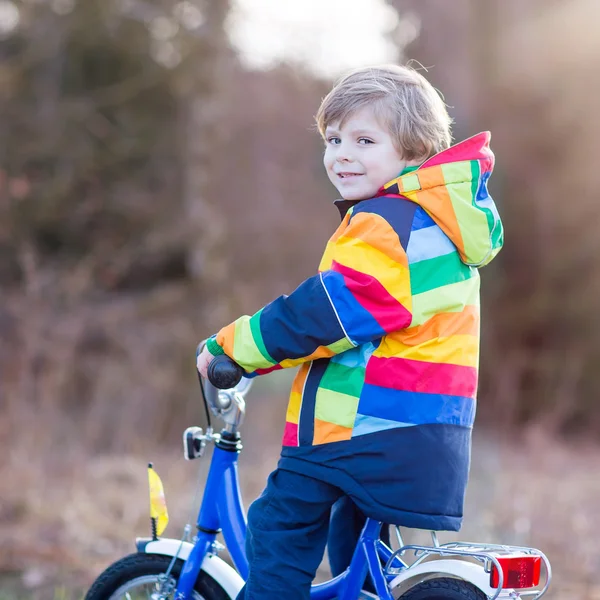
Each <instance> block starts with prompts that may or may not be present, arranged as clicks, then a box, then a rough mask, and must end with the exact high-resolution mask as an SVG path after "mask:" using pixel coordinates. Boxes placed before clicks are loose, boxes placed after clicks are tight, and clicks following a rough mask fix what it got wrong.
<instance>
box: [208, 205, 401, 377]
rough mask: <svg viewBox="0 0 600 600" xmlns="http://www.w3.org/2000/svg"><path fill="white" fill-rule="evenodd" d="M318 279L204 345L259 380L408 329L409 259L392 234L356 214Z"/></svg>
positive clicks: (332, 245) (381, 223) (385, 225)
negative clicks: (276, 372)
mask: <svg viewBox="0 0 600 600" xmlns="http://www.w3.org/2000/svg"><path fill="white" fill-rule="evenodd" d="M321 267H322V268H325V267H327V268H326V270H321V271H320V273H319V274H317V275H315V276H314V277H310V278H309V279H307V280H306V281H304V282H303V283H302V284H301V285H300V286H299V287H298V288H297V289H296V290H295V291H294V292H292V293H291V294H290V295H289V296H280V297H279V298H277V299H276V300H274V301H273V302H271V303H270V304H267V305H266V306H265V307H264V308H262V309H261V310H259V311H258V312H257V313H256V314H255V315H253V316H247V315H246V316H243V317H240V318H239V319H237V320H236V321H234V322H233V323H231V324H230V325H227V326H226V327H224V328H223V329H221V331H219V332H218V333H217V334H216V336H213V337H212V338H211V339H210V340H209V342H208V349H209V350H210V351H211V352H212V353H213V354H215V355H216V354H222V353H225V354H227V355H228V356H230V357H231V358H233V360H235V361H236V362H237V363H238V364H240V365H241V366H242V367H243V368H244V369H245V370H246V372H247V373H256V374H257V375H260V374H263V373H267V372H270V371H273V370H276V369H282V368H287V367H294V366H296V365H299V364H301V363H303V362H306V361H311V360H315V359H317V358H327V357H331V356H333V355H335V354H339V353H341V352H344V351H346V350H349V349H350V348H353V347H355V346H358V345H360V344H364V343H366V342H370V341H372V340H375V339H377V338H380V337H382V336H383V335H385V334H387V333H390V332H392V331H397V330H400V329H404V328H405V327H408V326H409V325H410V322H411V319H412V315H411V291H410V277H409V269H408V259H407V257H406V253H405V251H404V249H403V247H402V245H401V243H400V239H399V237H398V233H397V232H396V231H395V229H394V227H393V226H392V225H391V224H390V223H389V222H388V221H387V220H386V219H385V218H384V217H383V216H381V215H379V214H375V213H369V212H364V211H362V212H359V213H358V214H355V215H352V217H351V219H350V221H349V224H348V226H347V227H346V228H345V229H344V230H343V231H342V232H341V235H339V236H338V237H337V238H335V239H332V240H331V241H330V242H329V244H328V246H327V249H326V251H325V255H324V257H323V260H322V262H321Z"/></svg>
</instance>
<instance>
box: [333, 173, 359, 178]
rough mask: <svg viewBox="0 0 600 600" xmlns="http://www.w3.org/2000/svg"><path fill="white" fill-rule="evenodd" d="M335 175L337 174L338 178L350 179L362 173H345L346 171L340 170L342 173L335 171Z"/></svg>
mask: <svg viewBox="0 0 600 600" xmlns="http://www.w3.org/2000/svg"><path fill="white" fill-rule="evenodd" d="M336 175H337V176H338V178H339V179H350V178H352V177H362V175H363V174H362V173H346V172H342V173H336Z"/></svg>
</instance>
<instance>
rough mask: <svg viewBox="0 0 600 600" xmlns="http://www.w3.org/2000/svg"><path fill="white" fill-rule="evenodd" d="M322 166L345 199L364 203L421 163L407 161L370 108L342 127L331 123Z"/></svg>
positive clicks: (349, 118) (326, 131)
mask: <svg viewBox="0 0 600 600" xmlns="http://www.w3.org/2000/svg"><path fill="white" fill-rule="evenodd" d="M323 164H324V165H325V169H326V171H327V175H328V176H329V180H330V181H331V183H333V185H334V186H335V187H336V188H337V190H338V192H339V193H340V195H341V196H342V198H343V199H344V200H365V199H366V198H372V197H373V196H375V195H376V194H377V190H379V188H380V187H381V186H382V185H383V184H385V183H387V182H388V181H391V180H392V179H395V178H396V177H398V175H400V173H401V172H402V170H403V169H404V167H406V166H412V165H417V164H419V161H406V160H404V159H403V158H402V157H401V156H400V154H399V153H398V151H397V150H396V148H395V147H394V144H393V143H392V138H391V136H390V134H389V132H388V131H387V128H386V127H385V126H384V125H382V124H381V123H380V122H379V121H378V120H377V118H376V117H375V115H374V114H373V111H372V110H371V109H370V108H369V107H364V108H362V109H360V110H358V111H356V112H355V113H354V114H352V115H350V116H349V117H348V118H347V119H346V121H345V123H344V125H343V126H341V127H340V124H339V123H331V124H330V125H329V126H328V127H327V129H326V130H325V156H324V158H323Z"/></svg>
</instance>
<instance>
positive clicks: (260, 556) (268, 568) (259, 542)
mask: <svg viewBox="0 0 600 600" xmlns="http://www.w3.org/2000/svg"><path fill="white" fill-rule="evenodd" d="M332 506H334V511H333V513H331V507H332ZM330 514H331V515H332V516H331V530H330V527H329V523H330ZM364 523H365V517H364V515H363V514H362V513H361V512H360V511H359V510H358V509H357V508H356V507H355V505H354V504H353V503H352V501H351V500H350V499H349V498H348V497H346V496H344V495H343V492H342V491H341V490H339V489H338V488H336V487H334V486H332V485H329V484H327V483H325V482H323V481H319V480H318V479H313V478H312V477H307V476H305V475H300V474H299V473H294V472H291V471H285V470H282V469H277V470H276V471H274V472H273V473H271V475H270V476H269V480H268V482H267V487H266V488H265V490H264V492H263V493H262V495H261V496H260V498H258V500H256V501H255V502H254V503H253V504H252V505H251V506H250V510H249V511H248V531H247V536H246V553H247V556H248V562H249V564H250V571H249V575H248V581H247V582H246V585H245V586H244V588H243V589H242V591H241V592H240V594H239V596H238V600H271V599H272V600H275V599H277V600H281V598H285V600H308V598H309V596H310V586H311V583H312V581H313V579H314V578H315V573H316V571H317V568H318V567H319V564H320V563H321V560H322V558H323V553H324V550H325V545H326V543H327V542H328V539H327V535H328V531H330V534H329V542H328V543H329V561H330V564H331V569H332V572H333V574H334V575H337V574H338V573H341V572H343V571H344V570H345V569H346V568H347V567H348V565H349V564H350V560H351V558H352V554H353V552H354V548H355V546H356V542H357V541H358V538H359V536H360V532H361V530H362V527H363V525H364ZM367 579H369V578H367ZM365 587H366V588H367V589H369V587H370V582H367V583H366V586H365Z"/></svg>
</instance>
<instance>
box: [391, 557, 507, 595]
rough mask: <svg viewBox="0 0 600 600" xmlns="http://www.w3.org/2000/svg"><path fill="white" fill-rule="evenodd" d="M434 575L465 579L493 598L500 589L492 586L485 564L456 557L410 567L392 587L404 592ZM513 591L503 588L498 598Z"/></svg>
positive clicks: (392, 583) (394, 581)
mask: <svg viewBox="0 0 600 600" xmlns="http://www.w3.org/2000/svg"><path fill="white" fill-rule="evenodd" d="M433 576H441V577H455V578H457V579H463V580H464V581H468V582H469V583H471V584H473V585H474V586H475V587H476V588H478V589H480V590H481V591H482V592H483V593H484V594H485V595H486V596H487V597H488V598H492V597H493V596H494V595H495V594H496V592H497V591H498V590H497V589H496V588H492V587H490V574H489V573H486V572H485V570H484V569H483V566H481V565H477V564H475V563H470V562H466V561H464V560H456V559H450V560H432V561H430V562H424V563H421V564H419V565H417V566H415V567H409V568H408V569H406V570H405V571H403V572H402V573H400V574H399V575H398V576H397V577H396V578H395V579H393V580H392V582H391V583H390V589H392V590H393V591H394V592H397V591H400V592H401V593H404V592H405V591H407V590H409V589H410V588H411V587H414V586H415V585H417V584H418V583H420V582H421V581H425V580H426V579H431V578H432V577H433ZM512 591H513V590H509V589H503V590H502V592H501V593H500V595H499V596H498V598H507V597H511V596H510V593H511V592H512ZM394 596H395V594H394Z"/></svg>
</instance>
